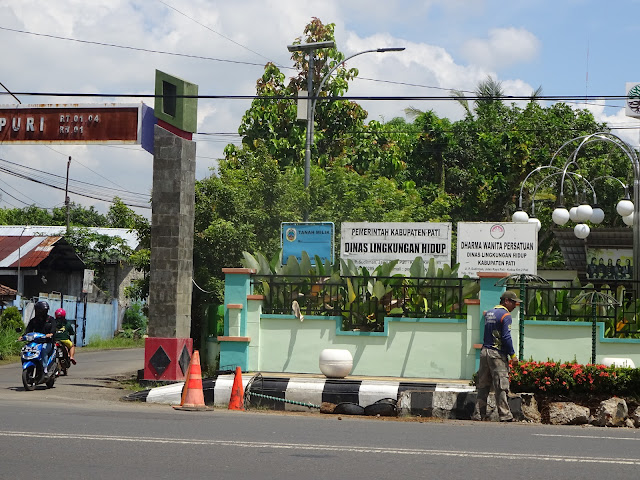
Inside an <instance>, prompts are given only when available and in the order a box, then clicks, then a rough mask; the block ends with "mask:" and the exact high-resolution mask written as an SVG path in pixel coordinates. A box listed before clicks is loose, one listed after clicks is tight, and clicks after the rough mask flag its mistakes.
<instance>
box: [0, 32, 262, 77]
mask: <svg viewBox="0 0 640 480" xmlns="http://www.w3.org/2000/svg"><path fill="white" fill-rule="evenodd" d="M0 30H6V31H9V32H15V33H23V34H25V35H34V36H37V37H45V38H53V39H56V40H65V41H67V42H77V43H84V44H88V45H98V46H100V47H110V48H121V49H124V50H135V51H138V52H145V53H157V54H160V55H171V56H174V57H185V58H195V59H198V60H209V61H213V62H224V63H234V64H238V65H251V66H258V67H264V64H263V63H255V62H242V61H240V60H229V59H225V58H214V57H205V56H203V55H193V54H188V53H176V52H166V51H163V50H152V49H148V48H140V47H130V46H127V45H118V44H115V43H105V42H95V41H91V40H80V39H77V38H68V37H60V36H58V35H50V34H47V33H37V32H29V31H26V30H18V29H16V28H8V27H1V26H0Z"/></svg>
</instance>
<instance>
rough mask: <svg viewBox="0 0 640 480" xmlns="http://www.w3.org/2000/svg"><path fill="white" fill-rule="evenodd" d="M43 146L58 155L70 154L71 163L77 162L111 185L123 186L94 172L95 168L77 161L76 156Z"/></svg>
mask: <svg viewBox="0 0 640 480" xmlns="http://www.w3.org/2000/svg"><path fill="white" fill-rule="evenodd" d="M45 147H47V148H48V149H49V150H51V151H53V152H55V153H57V154H59V155H63V156H65V157H69V156H71V157H72V158H73V163H77V164H78V165H80V166H81V167H84V168H86V169H87V170H89V171H90V172H91V173H93V174H95V175H97V176H99V177H100V178H102V179H104V180H106V181H107V182H109V183H112V184H113V185H115V186H116V187H119V188H124V187H122V185H119V184H117V183H116V182H114V181H113V180H111V179H110V178H107V177H105V176H104V175H102V174H100V173H98V172H96V171H95V170H93V169H92V168H90V167H87V166H86V165H85V164H84V163H82V162H81V161H79V160H78V159H77V157H73V156H72V155H66V154H64V153H62V152H59V151H57V150H55V149H53V148H51V147H50V146H49V145H45Z"/></svg>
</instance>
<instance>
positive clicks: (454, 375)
mask: <svg viewBox="0 0 640 480" xmlns="http://www.w3.org/2000/svg"><path fill="white" fill-rule="evenodd" d="M230 277H231V278H230ZM233 277H235V278H233ZM226 279H227V280H226V282H227V283H226V288H225V303H226V304H229V303H231V304H242V305H243V308H242V322H243V325H242V326H241V330H242V335H246V336H248V337H249V338H250V341H249V343H248V347H247V348H246V349H244V350H243V349H242V347H241V346H238V345H233V346H231V345H229V346H226V345H221V365H222V360H223V359H225V360H228V361H229V362H236V363H237V364H240V365H243V370H245V366H246V367H247V368H248V369H249V370H250V371H259V372H266V373H268V372H279V373H292V374H294V373H310V374H320V373H321V372H320V367H319V365H318V360H319V357H320V352H321V351H322V350H323V349H325V348H340V349H346V350H348V351H349V352H351V355H352V356H353V364H354V366H353V370H352V372H351V374H352V375H356V376H382V377H385V376H391V377H407V378H431V379H470V378H471V377H472V375H473V374H474V373H475V372H476V370H477V358H478V356H477V353H478V350H477V349H476V348H475V347H474V344H478V343H481V342H482V335H481V329H482V325H483V322H482V310H481V309H483V307H484V308H491V307H493V306H494V305H495V304H496V303H497V302H496V301H495V300H496V297H498V298H499V294H500V293H501V291H500V290H499V289H495V288H493V286H494V285H493V283H495V279H494V280H493V281H492V284H491V288H489V292H488V294H487V295H486V296H487V297H489V299H488V300H487V299H486V298H485V302H484V303H483V302H482V301H481V302H480V304H477V305H475V304H473V305H468V306H467V318H466V319H463V320H457V319H409V318H386V319H385V329H384V332H342V331H341V330H340V324H341V317H325V316H305V317H304V321H302V322H301V321H300V320H298V319H297V318H295V317H294V316H293V315H267V314H262V308H261V305H262V301H261V300H258V299H253V298H252V299H249V300H247V295H249V294H250V292H249V290H250V275H248V274H246V273H244V274H242V275H238V274H227V275H226ZM487 283H489V282H487ZM227 295H228V296H227ZM482 296H483V292H482V291H481V293H480V297H481V298H482ZM243 299H244V301H243ZM487 306H488V307H487ZM512 317H513V328H512V336H513V341H514V347H515V348H516V351H517V350H518V347H517V345H518V341H519V338H518V325H519V321H520V315H519V309H516V310H514V311H513V312H512ZM228 318H229V317H228V311H227V312H226V314H225V320H228ZM227 329H228V324H227V325H225V331H227ZM597 333H598V339H597V346H596V352H597V359H598V361H599V362H601V361H602V360H603V359H604V358H605V357H616V358H629V359H631V360H632V361H633V362H634V363H635V365H636V366H638V367H640V340H629V339H606V338H604V337H603V325H602V324H598V331H597ZM524 339H525V343H524V359H529V358H533V359H534V360H538V361H546V360H548V359H553V360H557V361H573V360H574V359H575V360H577V361H578V362H580V363H588V362H589V361H590V358H591V324H590V323H588V322H541V321H526V322H525V335H524ZM227 343H229V342H227ZM245 345H246V344H245ZM242 355H246V358H245V359H244V360H243V359H242Z"/></svg>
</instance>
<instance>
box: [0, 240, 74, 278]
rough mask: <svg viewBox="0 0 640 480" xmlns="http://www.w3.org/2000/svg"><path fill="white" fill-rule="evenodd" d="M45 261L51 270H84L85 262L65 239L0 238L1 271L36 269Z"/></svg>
mask: <svg viewBox="0 0 640 480" xmlns="http://www.w3.org/2000/svg"><path fill="white" fill-rule="evenodd" d="M45 260H47V264H48V265H49V267H51V268H56V267H58V268H70V269H72V270H77V269H82V268H84V262H83V261H82V260H81V259H80V257H78V255H77V254H76V252H75V250H74V249H73V247H72V246H71V245H69V243H67V241H66V240H65V239H64V238H63V237H53V236H51V237H47V236H31V235H22V236H21V237H17V236H0V269H3V268H10V269H13V268H23V269H29V268H36V267H38V266H39V265H40V264H41V263H42V262H44V261H45Z"/></svg>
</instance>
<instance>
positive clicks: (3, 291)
mask: <svg viewBox="0 0 640 480" xmlns="http://www.w3.org/2000/svg"><path fill="white" fill-rule="evenodd" d="M17 294H18V291H17V290H14V289H13V288H10V287H7V286H6V285H2V284H0V298H6V297H15V296H16V295H17Z"/></svg>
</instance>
